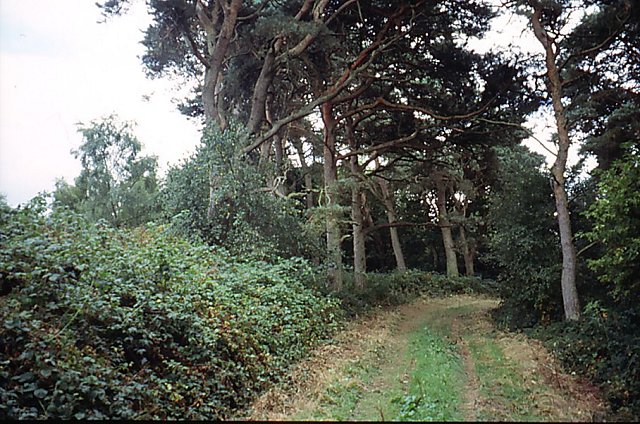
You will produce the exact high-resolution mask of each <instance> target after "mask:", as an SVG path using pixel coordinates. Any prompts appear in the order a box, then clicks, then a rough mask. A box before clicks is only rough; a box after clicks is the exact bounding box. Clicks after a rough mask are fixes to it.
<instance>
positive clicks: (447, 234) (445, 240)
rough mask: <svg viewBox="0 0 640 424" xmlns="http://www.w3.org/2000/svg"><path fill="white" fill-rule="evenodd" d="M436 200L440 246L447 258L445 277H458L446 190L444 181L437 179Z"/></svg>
mask: <svg viewBox="0 0 640 424" xmlns="http://www.w3.org/2000/svg"><path fill="white" fill-rule="evenodd" d="M436 187H437V198H436V205H437V207H438V223H439V225H440V231H441V232H442V244H443V245H444V253H445V256H446V258H447V277H458V276H459V275H460V274H459V272H458V259H457V257H456V251H455V244H454V243H453V235H452V234H451V222H450V221H449V218H448V217H447V190H446V186H445V183H444V180H443V179H442V178H441V177H438V179H437V181H436Z"/></svg>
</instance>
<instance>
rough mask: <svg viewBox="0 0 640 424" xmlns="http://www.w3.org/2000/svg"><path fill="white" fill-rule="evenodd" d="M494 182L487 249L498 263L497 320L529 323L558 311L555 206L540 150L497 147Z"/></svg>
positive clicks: (559, 304) (559, 305)
mask: <svg viewBox="0 0 640 424" xmlns="http://www.w3.org/2000/svg"><path fill="white" fill-rule="evenodd" d="M499 156H500V170H499V176H498V184H497V185H496V187H495V188H494V191H493V192H492V193H491V194H490V200H489V216H488V221H489V226H490V233H489V240H488V246H489V253H488V254H486V255H485V256H484V257H483V259H484V260H485V261H488V262H491V263H493V264H495V265H497V267H498V269H499V275H498V283H499V285H500V297H501V298H502V299H503V305H502V308H501V309H502V311H501V313H502V315H503V316H502V319H504V320H505V321H508V322H509V324H513V325H515V326H530V325H533V324H535V323H536V322H538V321H539V320H541V319H542V320H548V319H550V318H555V317H557V316H559V314H561V312H562V304H561V301H562V296H561V293H560V284H559V282H560V264H561V260H560V249H559V241H558V235H557V233H556V231H555V228H556V226H557V224H556V222H555V218H554V211H555V206H554V203H553V197H552V192H551V188H550V185H549V181H548V178H547V177H546V176H545V175H544V174H543V173H542V172H541V171H540V170H539V169H540V168H541V166H542V164H543V163H544V162H543V159H542V157H541V156H540V155H536V154H533V153H531V152H529V151H528V150H527V149H526V148H524V147H521V146H518V147H517V148H515V149H512V150H500V151H499Z"/></svg>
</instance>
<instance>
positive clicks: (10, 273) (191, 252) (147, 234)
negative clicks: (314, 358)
mask: <svg viewBox="0 0 640 424" xmlns="http://www.w3.org/2000/svg"><path fill="white" fill-rule="evenodd" d="M0 224H1V225H0V237H1V240H0V242H1V243H0V245H1V246H2V247H1V248H0V278H1V288H0V293H1V294H2V296H1V297H0V300H1V301H0V321H1V322H2V327H0V419H34V418H38V419H40V418H49V419H53V418H62V419H71V418H77V419H83V418H87V419H91V418H96V419H97V418H114V419H126V418H128V419H211V418H222V417H225V416H227V415H228V413H229V412H230V411H232V410H234V409H236V408H240V407H242V406H243V405H244V404H246V403H247V401H248V400H249V399H251V397H252V396H253V395H254V394H255V393H256V392H258V391H260V390H262V389H263V388H264V387H265V386H266V385H268V384H269V381H270V380H273V379H274V378H277V377H278V375H280V374H281V373H282V371H283V370H284V369H286V367H288V366H289V365H290V364H291V363H292V362H293V361H295V360H296V359H297V358H300V357H301V356H302V355H303V354H304V353H305V352H306V351H307V349H308V348H309V347H310V346H313V345H314V344H316V343H318V342H319V341H320V340H322V339H324V338H326V337H327V336H329V335H330V334H331V333H332V332H334V331H335V329H336V328H337V325H338V322H339V319H338V318H339V315H340V310H339V307H338V302H337V301H335V300H332V299H331V298H329V297H325V296H319V295H318V294H317V293H316V292H315V291H314V290H313V289H311V288H309V287H307V286H305V285H304V284H303V281H304V280H305V279H308V278H311V277H312V273H313V270H312V268H311V267H309V266H308V265H307V264H306V263H305V262H304V261H302V260H298V259H290V260H284V259H278V260H274V261H273V262H271V263H267V262H263V261H259V260H251V259H245V260H240V259H238V258H234V257H231V256H230V255H228V254H226V253H225V252H224V251H221V250H217V249H214V248H210V247H207V246H206V245H204V244H201V243H197V242H189V241H187V240H185V239H184V238H180V237H177V236H175V235H172V233H171V232H170V231H169V229H168V228H166V227H163V226H153V225H150V226H147V227H146V228H140V229H136V230H118V229H113V228H110V227H108V226H106V225H101V224H100V223H98V224H97V225H95V224H89V223H87V222H86V221H85V220H84V219H82V218H81V217H79V216H78V215H75V214H73V213H69V212H65V211H57V212H54V213H52V214H47V213H46V212H45V209H44V204H43V201H42V200H41V199H38V198H36V199H35V200H34V201H32V203H31V204H30V205H28V206H27V207H24V208H22V209H18V210H11V209H9V208H3V210H2V211H1V217H0Z"/></svg>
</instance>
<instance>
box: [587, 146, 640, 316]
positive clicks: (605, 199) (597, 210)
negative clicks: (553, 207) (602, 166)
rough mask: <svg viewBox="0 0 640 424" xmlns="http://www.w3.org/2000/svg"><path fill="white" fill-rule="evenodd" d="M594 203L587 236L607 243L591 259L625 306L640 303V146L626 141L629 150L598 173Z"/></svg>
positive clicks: (595, 270)
mask: <svg viewBox="0 0 640 424" xmlns="http://www.w3.org/2000/svg"><path fill="white" fill-rule="evenodd" d="M597 176H598V177H599V181H598V184H597V185H598V189H597V194H596V201H595V203H593V204H591V207H590V208H589V210H588V211H587V212H586V213H585V215H586V216H587V217H588V218H589V219H590V220H591V221H592V222H593V227H592V229H591V231H588V232H586V233H585V236H586V237H587V239H588V240H589V241H591V242H596V243H599V244H601V245H602V246H603V247H604V250H603V253H602V255H601V256H600V257H598V258H595V259H592V260H590V261H589V262H588V264H589V267H590V268H591V269H592V270H593V271H594V272H596V273H597V275H598V277H599V278H600V280H601V281H602V282H603V283H606V284H608V285H609V287H610V289H611V293H612V295H613V297H614V299H615V300H616V302H617V303H618V304H619V305H620V307H622V308H634V309H635V310H636V311H638V310H640V309H639V307H638V293H639V292H640V150H639V148H638V145H636V146H635V147H632V146H631V145H630V144H628V145H627V153H626V154H625V155H624V157H623V158H622V159H620V160H617V161H615V162H613V164H612V165H611V167H610V168H609V169H608V170H606V171H602V172H599V173H597Z"/></svg>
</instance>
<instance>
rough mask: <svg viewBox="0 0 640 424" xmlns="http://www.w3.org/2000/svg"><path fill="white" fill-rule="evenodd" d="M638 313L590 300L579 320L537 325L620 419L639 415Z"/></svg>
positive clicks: (539, 332) (539, 333) (564, 358)
mask: <svg viewBox="0 0 640 424" xmlns="http://www.w3.org/2000/svg"><path fill="white" fill-rule="evenodd" d="M639 323H640V316H639V315H638V314H637V313H636V312H633V311H630V310H626V311H617V310H615V309H611V308H605V307H603V306H602V305H601V304H600V303H598V302H592V303H589V304H588V305H587V306H586V307H585V308H584V312H583V316H582V319H581V320H580V321H570V322H560V323H555V324H553V325H550V326H548V327H543V328H539V329H537V331H536V332H535V333H534V334H535V335H536V336H537V337H539V338H541V339H542V340H543V341H545V344H546V345H547V346H548V348H550V349H551V350H553V351H554V353H555V354H556V355H557V356H558V358H559V359H560V360H561V361H562V362H563V363H564V364H565V365H566V366H567V367H568V368H569V369H570V370H571V371H575V372H577V373H579V374H581V375H585V376H587V377H588V378H589V379H591V380H592V381H593V382H594V383H596V384H598V385H599V386H601V387H602V389H603V391H604V395H605V396H606V398H607V400H608V401H609V403H610V405H611V408H612V411H613V412H614V413H615V414H617V415H618V416H619V417H618V418H619V419H622V420H624V421H634V420H635V421H637V419H638V418H640V398H638V393H640V324H639Z"/></svg>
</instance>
